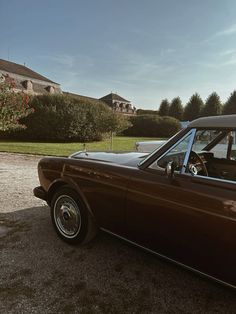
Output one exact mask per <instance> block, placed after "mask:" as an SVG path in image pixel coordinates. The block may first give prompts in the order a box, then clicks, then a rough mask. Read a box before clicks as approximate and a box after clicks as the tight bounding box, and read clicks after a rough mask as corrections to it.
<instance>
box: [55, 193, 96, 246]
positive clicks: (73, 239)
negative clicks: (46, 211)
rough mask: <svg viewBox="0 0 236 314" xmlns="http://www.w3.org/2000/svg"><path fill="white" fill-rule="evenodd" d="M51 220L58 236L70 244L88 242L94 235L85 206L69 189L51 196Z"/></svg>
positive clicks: (92, 223)
mask: <svg viewBox="0 0 236 314" xmlns="http://www.w3.org/2000/svg"><path fill="white" fill-rule="evenodd" d="M51 218H52V222H53V225H54V227H55V229H56V232H57V233H58V234H59V236H60V237H61V238H62V239H63V240H64V241H66V242H69V243H71V244H77V243H84V242H88V241H89V240H91V239H92V238H93V237H94V235H95V234H96V232H95V229H96V228H95V224H94V222H93V221H92V217H91V215H90V213H89V212H88V210H87V208H86V206H85V205H84V203H83V202H82V200H81V199H80V197H79V195H78V194H77V193H76V192H75V191H74V190H72V189H71V188H69V187H61V188H60V189H59V190H57V192H56V193H55V195H54V196H53V198H52V202H51Z"/></svg>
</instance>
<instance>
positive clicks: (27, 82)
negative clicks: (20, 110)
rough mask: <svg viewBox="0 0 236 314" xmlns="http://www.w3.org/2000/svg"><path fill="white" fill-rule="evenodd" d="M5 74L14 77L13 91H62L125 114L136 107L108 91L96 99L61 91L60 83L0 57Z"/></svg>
mask: <svg viewBox="0 0 236 314" xmlns="http://www.w3.org/2000/svg"><path fill="white" fill-rule="evenodd" d="M6 76H9V77H10V78H12V79H14V82H15V87H14V91H15V92H20V91H22V92H24V93H27V94H30V95H43V94H62V93H63V94H64V95H70V96H72V97H75V98H80V99H86V100H90V101H96V102H98V101H101V102H103V103H106V104H107V105H108V106H109V107H110V108H111V109H112V110H114V111H116V112H120V113H122V114H125V115H133V114H136V108H135V107H134V106H133V105H132V104H131V102H130V101H129V100H126V99H124V98H122V97H121V96H119V95H117V94H114V93H110V94H108V95H106V96H104V97H102V98H99V99H98V98H92V97H89V96H82V95H78V94H73V93H69V92H62V90H61V87H60V84H58V83H55V82H53V81H51V80H49V79H48V78H46V77H45V76H42V75H41V74H39V73H37V72H35V71H33V70H31V69H29V68H28V67H26V66H25V65H21V64H17V63H14V62H10V61H7V60H3V59H0V78H1V79H3V80H4V79H5V78H6Z"/></svg>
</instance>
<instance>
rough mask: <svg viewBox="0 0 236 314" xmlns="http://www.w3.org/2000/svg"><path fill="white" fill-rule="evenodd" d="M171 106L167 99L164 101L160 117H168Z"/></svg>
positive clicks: (160, 108) (161, 105) (160, 109)
mask: <svg viewBox="0 0 236 314" xmlns="http://www.w3.org/2000/svg"><path fill="white" fill-rule="evenodd" d="M169 108H170V104H169V101H168V100H167V99H163V100H162V102H161V104H160V107H159V115H160V116H168V115H169Z"/></svg>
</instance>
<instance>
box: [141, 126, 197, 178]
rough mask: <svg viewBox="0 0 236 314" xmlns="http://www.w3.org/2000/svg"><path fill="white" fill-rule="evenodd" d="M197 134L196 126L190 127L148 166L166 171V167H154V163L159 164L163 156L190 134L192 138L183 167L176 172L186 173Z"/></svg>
mask: <svg viewBox="0 0 236 314" xmlns="http://www.w3.org/2000/svg"><path fill="white" fill-rule="evenodd" d="M195 134H196V128H193V129H190V130H189V132H187V133H185V134H184V135H183V136H182V137H181V138H180V139H179V140H178V141H177V142H175V143H174V144H173V145H172V146H171V147H169V148H168V149H167V150H166V151H165V152H164V153H163V154H162V155H160V156H159V157H158V158H157V159H156V160H155V161H154V162H152V163H151V164H150V165H149V166H148V167H147V168H149V169H155V170H160V171H163V172H165V168H161V167H158V168H156V167H152V166H153V164H157V163H158V161H159V160H160V159H161V158H163V157H164V156H165V155H167V154H168V153H169V152H170V151H171V150H172V149H173V148H174V147H176V146H177V145H179V143H181V142H182V141H183V140H184V139H185V138H187V137H188V136H189V135H190V139H189V143H188V146H187V150H186V153H185V157H184V162H183V165H182V167H181V169H180V170H175V173H179V174H184V173H185V172H186V167H187V163H188V159H189V155H190V152H191V149H192V146H193V140H194V138H195Z"/></svg>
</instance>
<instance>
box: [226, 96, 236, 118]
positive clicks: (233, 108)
mask: <svg viewBox="0 0 236 314" xmlns="http://www.w3.org/2000/svg"><path fill="white" fill-rule="evenodd" d="M234 113H236V90H234V91H233V93H231V95H230V97H229V98H228V100H227V101H226V103H225V105H224V107H223V114H234Z"/></svg>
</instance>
